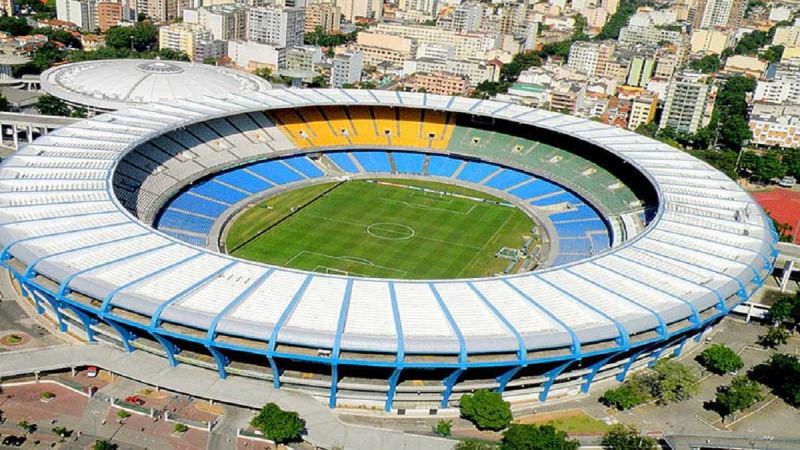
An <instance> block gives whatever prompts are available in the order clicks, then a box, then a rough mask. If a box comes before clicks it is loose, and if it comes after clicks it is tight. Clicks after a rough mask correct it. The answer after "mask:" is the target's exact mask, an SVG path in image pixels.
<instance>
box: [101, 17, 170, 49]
mask: <svg viewBox="0 0 800 450" xmlns="http://www.w3.org/2000/svg"><path fill="white" fill-rule="evenodd" d="M157 44H158V27H156V26H155V25H153V24H152V23H150V22H138V23H136V25H134V26H132V27H112V28H110V29H109V30H108V31H107V32H106V45H107V46H109V47H111V48H115V49H123V48H124V49H132V50H135V51H139V52H143V51H146V50H150V49H151V48H156V47H157Z"/></svg>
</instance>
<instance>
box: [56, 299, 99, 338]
mask: <svg viewBox="0 0 800 450" xmlns="http://www.w3.org/2000/svg"><path fill="white" fill-rule="evenodd" d="M63 307H65V308H68V309H69V310H70V311H72V312H73V313H74V314H75V315H76V316H78V318H79V319H80V320H81V323H82V324H83V331H84V333H86V339H87V340H88V341H89V342H92V343H94V342H97V340H95V338H94V330H93V329H92V325H94V324H96V323H97V320H96V319H94V318H92V317H89V315H88V314H86V313H85V312H83V311H82V310H81V309H80V308H76V307H74V306H72V305H70V304H69V303H63Z"/></svg>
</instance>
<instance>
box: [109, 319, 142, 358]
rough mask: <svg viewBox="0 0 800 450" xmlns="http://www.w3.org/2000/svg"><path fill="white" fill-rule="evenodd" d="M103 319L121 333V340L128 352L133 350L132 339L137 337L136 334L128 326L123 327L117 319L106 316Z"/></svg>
mask: <svg viewBox="0 0 800 450" xmlns="http://www.w3.org/2000/svg"><path fill="white" fill-rule="evenodd" d="M103 320H104V321H105V323H107V324H108V326H110V327H111V328H113V329H114V331H116V332H117V334H118V335H119V339H120V341H122V347H123V348H124V349H125V351H126V352H128V353H130V352H132V351H133V346H132V345H131V341H132V340H134V339H136V336H134V335H133V333H131V332H130V331H128V329H127V328H125V327H123V326H122V325H120V324H118V323H117V322H116V321H115V320H113V319H111V318H108V317H104V318H103Z"/></svg>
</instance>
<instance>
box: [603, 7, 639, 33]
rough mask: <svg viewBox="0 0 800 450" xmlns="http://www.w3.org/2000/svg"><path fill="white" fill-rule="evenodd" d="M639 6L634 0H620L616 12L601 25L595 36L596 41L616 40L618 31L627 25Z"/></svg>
mask: <svg viewBox="0 0 800 450" xmlns="http://www.w3.org/2000/svg"><path fill="white" fill-rule="evenodd" d="M639 6H642V5H641V4H640V2H638V1H636V0H622V1H621V2H619V6H618V7H617V11H616V12H615V13H614V14H613V15H612V16H611V17H610V18H609V19H608V21H607V22H606V23H605V25H603V28H602V29H601V30H600V33H599V34H598V35H597V39H618V38H619V32H620V30H621V29H622V27H624V26H625V25H627V24H628V19H630V17H631V16H632V15H633V13H635V12H636V9H637V8H638V7H639Z"/></svg>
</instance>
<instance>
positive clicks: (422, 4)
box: [397, 0, 439, 16]
mask: <svg viewBox="0 0 800 450" xmlns="http://www.w3.org/2000/svg"><path fill="white" fill-rule="evenodd" d="M438 4H439V2H438V1H437V0H400V1H399V2H398V4H397V9H399V10H401V11H419V12H422V13H425V14H426V15H428V16H433V15H435V14H436V9H437V7H438Z"/></svg>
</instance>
